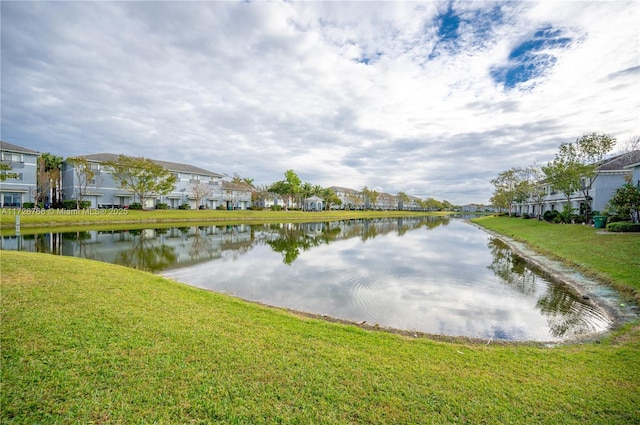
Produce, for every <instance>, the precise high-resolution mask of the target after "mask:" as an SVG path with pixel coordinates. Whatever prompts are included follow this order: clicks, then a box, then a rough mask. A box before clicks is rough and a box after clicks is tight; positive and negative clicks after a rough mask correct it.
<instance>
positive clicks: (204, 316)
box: [0, 252, 640, 424]
mask: <svg viewBox="0 0 640 425" xmlns="http://www.w3.org/2000/svg"><path fill="white" fill-rule="evenodd" d="M0 273H1V290H2V293H1V294H2V297H1V314H2V321H1V324H0V325H1V343H2V391H1V400H0V401H1V412H0V413H1V416H0V418H1V421H2V422H3V423H29V424H31V423H234V424H244V423H246V424H262V423H265V424H267V423H269V424H271V423H300V424H308V423H314V424H346V423H363V424H377V423H379V424H383V423H384V424H388V423H437V424H442V423H542V424H544V423H548V424H562V423H580V424H585V423H603V424H604V423H607V424H615V423H620V424H622V423H637V422H638V421H640V413H639V411H638V406H640V330H639V329H638V328H637V327H636V328H633V327H628V328H627V329H625V330H623V331H619V332H617V333H616V334H615V335H614V336H612V337H611V338H610V339H608V340H606V341H601V342H600V343H597V344H596V343H593V344H583V345H568V346H559V347H554V348H549V347H540V346H529V345H510V344H505V345H495V344H493V343H492V344H489V345H487V344H484V343H483V344H470V343H465V342H460V343H448V342H438V341H433V340H429V339H426V338H418V339H409V338H406V337H402V336H399V335H394V334H389V333H385V332H379V331H367V330H363V329H360V328H358V327H355V326H347V325H341V324H334V323H329V322H324V321H319V320H315V319H310V318H305V317H298V316H295V315H293V314H291V313H288V312H285V311H282V310H278V309H271V308H266V307H262V306H259V305H255V304H251V303H247V302H243V301H241V300H238V299H234V298H231V297H228V296H224V295H220V294H216V293H211V292H207V291H203V290H200V289H196V288H192V287H189V286H186V285H182V284H179V283H176V282H172V281H170V280H167V279H164V278H161V277H157V276H154V275H152V274H149V273H145V272H141V271H138V270H133V269H127V268H123V267H119V266H114V265H109V264H104V263H98V262H92V261H88V260H81V259H76V258H69V257H56V256H50V255H45V254H32V253H24V252H1V253H0Z"/></svg>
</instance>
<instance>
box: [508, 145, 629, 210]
mask: <svg viewBox="0 0 640 425" xmlns="http://www.w3.org/2000/svg"><path fill="white" fill-rule="evenodd" d="M636 163H640V150H635V151H631V152H627V153H624V154H621V155H616V156H614V157H612V158H609V159H606V160H604V161H602V162H601V164H600V166H599V167H598V174H597V176H596V177H595V179H594V180H593V181H591V182H590V181H589V180H588V179H587V178H584V179H582V185H590V189H589V198H590V199H585V194H584V193H583V191H582V190H576V191H575V192H573V193H572V194H571V197H570V198H569V203H570V204H571V206H572V208H574V209H575V211H576V212H579V213H581V214H582V213H583V212H584V211H585V206H586V204H587V203H588V202H590V208H591V211H603V210H604V209H605V208H606V207H607V204H608V203H609V200H610V199H611V198H612V197H613V195H614V193H615V191H616V190H617V189H618V188H619V187H620V186H622V185H624V184H625V183H627V181H632V179H636V181H637V180H639V179H640V177H637V178H636V177H634V175H639V176H640V171H637V168H638V167H637V166H634V164H636ZM634 173H635V174H634ZM541 190H542V192H543V193H544V198H543V201H542V205H541V208H540V207H539V206H538V205H536V202H535V201H534V200H532V199H528V200H526V201H524V202H521V203H517V204H515V208H514V211H515V212H516V214H525V213H526V214H529V215H531V216H537V215H538V214H540V215H542V214H544V213H545V212H546V211H562V210H563V208H564V206H565V205H566V204H567V196H566V195H565V194H564V193H561V192H559V191H556V190H554V189H553V188H552V187H551V186H550V185H549V184H548V183H545V182H542V183H541ZM538 208H540V211H538Z"/></svg>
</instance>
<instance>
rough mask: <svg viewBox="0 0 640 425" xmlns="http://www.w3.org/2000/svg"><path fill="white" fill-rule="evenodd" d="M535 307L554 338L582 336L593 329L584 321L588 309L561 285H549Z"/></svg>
mask: <svg viewBox="0 0 640 425" xmlns="http://www.w3.org/2000/svg"><path fill="white" fill-rule="evenodd" d="M536 307H538V308H539V309H540V311H541V312H542V314H544V315H545V316H546V319H547V323H548V325H549V329H550V331H551V334H552V335H553V336H555V337H561V336H568V335H569V334H574V335H575V334H584V333H588V332H590V331H593V329H594V327H593V326H592V325H590V323H589V321H588V320H586V318H587V317H588V315H589V312H588V310H589V309H590V307H589V306H588V305H586V304H584V303H582V302H581V301H580V299H579V298H578V297H577V296H575V295H574V294H572V293H570V292H568V288H565V287H562V286H561V285H549V286H548V287H547V292H546V293H545V294H544V295H543V296H542V297H540V298H539V299H538V302H537V303H536Z"/></svg>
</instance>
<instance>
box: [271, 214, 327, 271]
mask: <svg viewBox="0 0 640 425" xmlns="http://www.w3.org/2000/svg"><path fill="white" fill-rule="evenodd" d="M313 224H314V225H316V226H314V229H317V228H318V227H319V228H321V231H319V232H318V231H317V230H316V231H314V234H313V235H311V234H308V233H307V230H308V227H309V226H310V225H309V224H290V225H285V226H283V227H281V228H280V229H279V235H278V237H277V238H275V239H271V240H267V241H266V243H267V244H268V245H269V246H271V249H273V250H274V251H275V252H278V253H280V254H282V257H283V259H282V261H283V262H284V263H285V264H292V263H293V262H294V261H295V260H296V259H297V258H298V256H299V255H300V253H301V252H303V251H306V250H308V249H311V248H313V247H317V246H320V245H323V244H328V243H330V242H332V241H334V240H335V239H336V236H337V235H338V234H339V233H340V229H339V228H330V227H329V226H328V225H326V224H325V223H313Z"/></svg>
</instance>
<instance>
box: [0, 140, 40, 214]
mask: <svg viewBox="0 0 640 425" xmlns="http://www.w3.org/2000/svg"><path fill="white" fill-rule="evenodd" d="M38 156H40V153H39V152H36V151H33V150H31V149H27V148H24V147H22V146H18V145H13V144H11V143H7V142H2V141H0V162H2V163H3V164H5V165H8V166H9V167H10V168H11V169H10V170H6V171H2V173H3V174H5V175H9V174H11V175H15V176H14V177H13V178H7V179H6V180H3V181H0V207H3V208H6V207H16V208H20V207H22V206H23V205H24V203H25V202H35V196H36V193H37V187H38V184H37V179H38V174H37V167H38Z"/></svg>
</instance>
